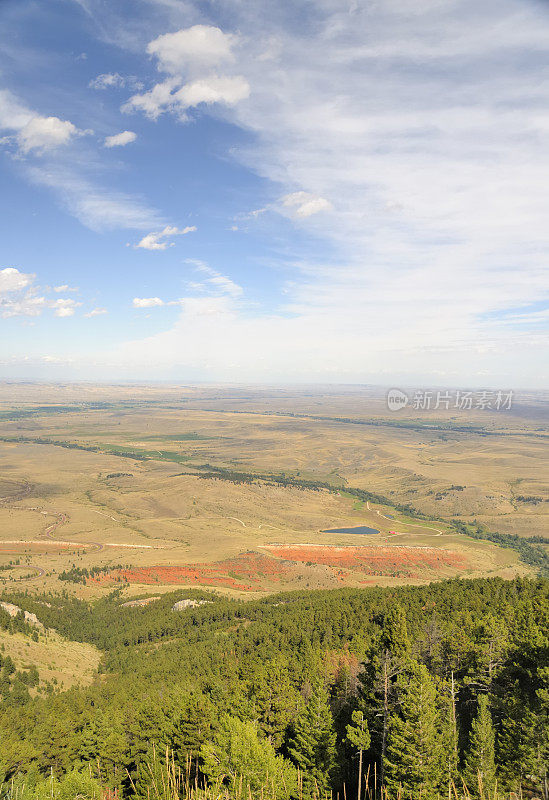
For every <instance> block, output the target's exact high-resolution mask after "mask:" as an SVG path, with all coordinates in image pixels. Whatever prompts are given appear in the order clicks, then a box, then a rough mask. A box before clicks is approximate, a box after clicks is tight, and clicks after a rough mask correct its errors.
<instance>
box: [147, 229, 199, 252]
mask: <svg viewBox="0 0 549 800" xmlns="http://www.w3.org/2000/svg"><path fill="white" fill-rule="evenodd" d="M194 231H196V226H195V225H189V226H188V227H186V228H176V227H175V226H173V225H166V227H165V228H164V230H162V231H156V232H153V233H148V234H147V235H146V236H144V237H143V238H142V239H141V241H139V242H138V243H137V244H136V245H134V247H135V248H136V249H137V248H142V249H143V250H166V248H168V247H173V246H174V244H175V242H169V241H167V239H169V238H171V237H172V236H184V235H185V234H187V233H193V232H194Z"/></svg>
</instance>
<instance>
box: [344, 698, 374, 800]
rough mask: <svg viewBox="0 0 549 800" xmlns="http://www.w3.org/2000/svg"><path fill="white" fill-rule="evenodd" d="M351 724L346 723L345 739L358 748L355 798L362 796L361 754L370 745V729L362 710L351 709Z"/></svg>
mask: <svg viewBox="0 0 549 800" xmlns="http://www.w3.org/2000/svg"><path fill="white" fill-rule="evenodd" d="M351 719H352V721H353V722H352V724H351V725H347V739H348V741H349V742H350V743H351V744H352V745H353V747H355V748H356V749H357V750H358V787H357V798H358V800H361V797H362V756H363V754H364V751H365V750H367V749H368V748H369V747H370V731H369V730H368V723H367V722H366V720H365V719H364V714H363V713H362V711H353V713H352V715H351Z"/></svg>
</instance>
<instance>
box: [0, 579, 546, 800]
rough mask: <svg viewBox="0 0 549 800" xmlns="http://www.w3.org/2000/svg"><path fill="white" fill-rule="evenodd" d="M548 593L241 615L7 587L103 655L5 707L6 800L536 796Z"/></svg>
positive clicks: (444, 586) (322, 605)
mask: <svg viewBox="0 0 549 800" xmlns="http://www.w3.org/2000/svg"><path fill="white" fill-rule="evenodd" d="M548 596H549V582H547V581H546V580H544V579H538V580H526V579H516V580H513V581H504V580H501V579H497V578H496V579H478V580H468V581H463V580H461V581H460V580H452V581H446V582H444V583H439V584H432V585H430V586H427V587H415V588H410V587H403V588H400V589H390V590H389V589H381V588H371V589H365V590H351V589H346V590H345V589H343V590H336V591H318V592H301V593H292V594H284V595H277V596H271V597H269V598H267V599H263V600H261V601H257V602H252V603H246V604H244V603H239V602H236V601H229V600H226V599H223V598H220V597H216V596H215V595H213V594H211V593H206V592H186V593H182V592H181V591H179V592H173V593H170V594H167V595H164V596H163V597H162V598H159V599H158V600H155V601H154V602H152V603H150V604H149V605H147V606H142V607H122V602H123V600H122V598H121V597H120V593H119V592H118V591H117V592H113V593H112V594H111V595H110V596H109V597H107V598H104V599H102V600H99V601H96V602H95V603H93V604H88V603H85V602H83V601H80V600H77V599H75V598H71V597H69V596H68V594H66V593H65V594H63V595H59V596H57V597H52V596H48V597H47V598H46V597H44V598H40V597H39V598H34V599H33V598H31V597H27V596H25V595H24V594H19V595H11V596H10V598H9V599H10V600H11V601H12V602H15V603H17V604H18V605H19V606H21V607H23V608H25V609H26V610H28V611H31V612H34V613H35V614H36V615H37V616H38V617H39V619H40V620H41V621H42V623H43V624H44V625H45V626H46V628H55V629H56V630H57V631H59V632H60V633H62V634H63V635H64V636H66V637H68V638H71V639H73V640H75V641H85V642H89V643H91V644H94V645H96V646H97V647H99V648H100V649H101V650H102V652H103V661H102V665H101V667H100V672H101V674H100V675H99V676H98V678H97V680H96V682H95V684H94V685H92V686H90V687H88V688H85V689H82V688H80V689H72V690H70V691H68V692H63V693H57V694H54V695H50V696H47V697H37V698H34V699H31V700H25V701H23V700H21V701H18V699H17V698H11V699H10V698H8V700H7V701H4V702H3V704H2V706H1V710H0V742H1V746H0V770H1V776H0V777H1V778H2V780H3V786H4V793H5V794H6V796H9V797H13V798H16V797H19V798H21V800H27V798H28V799H29V800H30V798H33V799H34V798H44V800H45V798H46V796H47V797H50V798H54V797H59V798H63V800H64V799H65V798H67V800H68V798H72V797H76V796H80V797H90V798H91V797H101V796H103V795H104V792H105V790H106V789H109V790H110V791H111V792H117V793H118V794H119V795H120V796H122V797H134V796H135V797H138V798H160V797H162V798H166V800H167V798H168V797H170V798H175V797H176V796H181V797H188V798H189V800H190V798H191V796H192V797H193V798H194V797H196V798H197V799H198V795H200V797H203V798H205V800H206V799H207V798H210V797H211V798H212V800H213V798H214V797H215V798H217V797H220V796H223V794H224V793H225V794H226V795H227V796H230V797H231V798H244V796H245V797H246V798H248V797H249V796H252V797H259V796H263V797H264V798H265V800H267V799H268V798H272V800H275V798H276V800H278V798H296V799H297V798H305V799H307V798H312V797H314V796H316V795H320V796H324V795H325V794H326V793H329V792H330V791H332V792H334V794H335V793H339V794H340V796H343V793H345V796H349V797H352V796H357V794H358V796H359V797H362V796H364V794H365V793H366V796H371V797H374V796H376V793H380V792H381V791H382V788H383V790H384V791H386V792H387V793H388V795H389V796H390V797H396V796H398V795H400V796H401V797H403V798H405V797H420V796H421V797H424V798H426V800H429V798H436V797H442V796H445V797H448V791H449V789H450V792H454V791H455V796H464V790H463V788H462V787H463V782H465V783H466V784H467V785H468V787H469V793H470V795H471V796H472V797H476V798H478V797H480V796H482V797H483V798H486V799H487V798H493V797H495V796H496V795H497V794H498V793H499V792H501V793H505V792H510V791H517V792H519V791H523V792H527V793H534V794H536V795H538V796H542V795H543V796H544V797H545V798H546V797H547V775H546V764H547V763H548V761H549V739H548V731H549V725H548V718H547V709H548V705H549V703H548V701H549V603H548ZM182 597H194V598H195V599H197V600H198V599H202V600H208V601H210V602H208V603H207V604H204V605H201V606H199V607H195V608H192V609H188V610H186V611H173V610H172V607H173V605H174V603H175V602H176V601H177V600H179V599H181V598H182ZM6 599H8V598H6ZM46 602H47V603H48V605H46V604H45V603H46ZM166 753H167V754H168V757H167V760H166ZM204 787H205V788H204ZM452 787H454V789H452Z"/></svg>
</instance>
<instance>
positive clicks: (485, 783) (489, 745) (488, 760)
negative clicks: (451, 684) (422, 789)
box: [463, 694, 496, 795]
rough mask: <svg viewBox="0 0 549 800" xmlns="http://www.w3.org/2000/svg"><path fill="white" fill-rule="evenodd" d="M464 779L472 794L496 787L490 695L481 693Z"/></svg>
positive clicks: (472, 729)
mask: <svg viewBox="0 0 549 800" xmlns="http://www.w3.org/2000/svg"><path fill="white" fill-rule="evenodd" d="M463 780H464V781H465V784H466V785H467V787H468V789H469V791H470V792H471V793H472V794H475V795H476V794H478V795H482V794H484V793H486V792H493V791H494V789H495V787H496V764H495V733H494V726H493V724H492V715H491V714H490V708H489V705H488V696H487V695H485V694H481V695H480V697H479V699H478V712H477V716H476V717H475V719H474V720H473V724H472V726H471V733H470V736H469V750H468V752H467V756H466V759H465V768H464V771H463Z"/></svg>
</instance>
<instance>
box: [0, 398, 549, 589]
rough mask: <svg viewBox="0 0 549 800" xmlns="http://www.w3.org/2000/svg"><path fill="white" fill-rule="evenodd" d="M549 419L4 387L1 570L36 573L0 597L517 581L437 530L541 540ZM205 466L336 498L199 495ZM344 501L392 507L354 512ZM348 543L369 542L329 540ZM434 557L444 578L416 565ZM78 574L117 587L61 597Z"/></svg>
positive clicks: (357, 404)
mask: <svg viewBox="0 0 549 800" xmlns="http://www.w3.org/2000/svg"><path fill="white" fill-rule="evenodd" d="M546 407H547V404H546V398H544V397H538V396H526V395H525V396H524V397H520V398H519V402H518V403H516V404H515V407H514V408H513V410H512V411H511V412H481V411H471V412H463V411H453V412H452V411H449V412H444V411H440V412H433V413H429V412H418V411H416V412H414V411H412V410H404V411H401V412H398V413H397V414H394V413H393V414H391V413H390V412H388V411H387V410H386V408H385V402H384V398H383V396H382V395H381V394H380V393H379V392H376V391H375V390H373V389H368V388H364V387H355V388H349V389H345V388H341V387H338V388H334V387H325V388H324V389H322V388H319V387H315V388H314V389H304V388H302V389H291V388H287V389H274V388H270V389H257V388H253V387H249V388H248V387H230V388H229V387H183V388H181V387H170V386H158V387H150V386H132V387H128V386H125V387H121V386H118V387H101V386H92V385H89V386H78V387H76V386H75V387H73V386H65V387H52V386H46V385H27V386H24V387H22V386H17V385H12V384H5V385H0V566H2V565H9V564H10V562H11V563H12V564H13V563H14V562H16V561H19V566H25V565H33V566H36V567H38V568H40V569H41V570H43V571H44V574H40V575H37V573H36V571H35V572H34V573H32V572H30V573H29V572H27V573H26V574H23V573H21V571H19V572H17V570H4V571H0V585H1V583H2V582H4V586H5V588H6V589H9V588H10V587H13V588H15V587H16V586H17V588H20V587H21V585H22V581H24V583H25V586H26V588H28V589H29V590H32V591H38V590H41V589H47V590H48V591H61V590H62V589H65V588H67V589H68V590H69V591H71V592H75V593H78V594H80V595H82V596H91V595H97V594H102V593H104V592H105V591H107V590H109V589H111V588H112V585H113V582H114V583H116V581H117V580H123V581H125V580H130V581H131V582H132V585H131V589H130V590H129V591H130V593H131V594H135V593H136V592H138V591H149V592H150V590H151V584H154V586H155V591H156V590H158V591H163V590H164V589H168V588H169V589H173V584H174V582H178V581H181V585H197V584H200V585H211V586H215V587H216V588H219V589H221V590H223V591H227V592H230V593H238V594H240V593H243V594H244V595H246V596H248V595H256V594H257V593H260V592H265V591H272V590H273V589H276V590H280V589H284V588H288V589H293V588H305V587H306V586H308V587H310V588H318V587H328V586H336V585H357V586H358V585H362V584H364V583H365V582H367V583H380V584H385V585H393V584H398V583H402V582H408V583H417V582H424V581H427V580H433V579H435V578H440V577H447V576H451V575H456V574H459V575H466V576H468V577H472V576H478V575H494V574H499V575H512V574H516V573H517V572H527V571H528V568H527V567H526V566H525V565H524V564H522V563H519V561H518V556H517V554H516V553H514V552H512V551H510V550H506V549H503V548H498V547H495V546H494V545H492V544H490V543H489V542H485V541H474V540H472V539H470V538H468V537H465V536H462V535H459V534H457V533H456V532H455V531H453V530H452V529H451V528H450V526H449V525H448V524H447V523H448V522H449V521H450V520H451V519H453V518H457V519H460V520H462V521H464V522H471V521H472V520H477V521H478V522H481V523H483V524H484V525H485V526H486V527H487V528H488V529H489V530H493V531H500V532H502V533H516V534H518V535H520V536H534V535H538V536H539V535H541V536H543V535H545V536H547V533H548V528H549V526H548V524H547V523H548V519H549V467H548V464H547V444H548V441H549V425H548V423H547V419H546V417H545V416H544V413H545V412H544V409H546ZM205 465H213V466H214V467H217V468H220V467H221V468H225V469H229V470H233V471H237V472H242V473H248V474H252V475H253V474H256V475H257V474H261V475H263V476H266V475H267V476H268V475H274V474H276V475H281V474H285V475H286V476H288V477H291V478H294V479H297V480H302V481H319V482H323V483H328V484H330V485H331V486H332V487H334V491H327V490H324V489H323V490H320V491H313V490H310V489H303V488H297V487H295V486H281V485H276V484H273V483H271V482H269V481H266V480H255V481H252V482H247V483H233V482H230V481H228V480H223V479H220V478H204V477H201V475H203V474H204V473H205V472H208V471H211V470H209V468H205ZM182 473H183V474H182ZM346 487H355V488H362V489H367V490H370V491H372V492H376V493H378V494H381V495H384V496H385V497H387V498H388V499H389V501H390V502H389V504H386V505H381V504H379V503H377V504H374V503H372V504H370V503H364V502H361V501H357V500H356V498H354V497H352V496H350V495H348V494H346V493H345V488H346ZM391 503H395V504H398V503H400V504H410V505H411V506H413V507H414V508H415V509H417V510H418V511H420V512H422V513H423V514H427V515H431V516H433V517H436V519H437V520H438V522H430V521H425V520H419V519H416V518H414V516H409V515H408V516H403V515H402V514H401V513H398V512H396V511H395V510H394V508H393V507H392V506H391ZM356 525H367V526H370V527H374V528H376V529H378V530H379V531H380V533H379V534H377V535H370V536H357V535H355V534H327V533H322V531H323V530H325V529H327V528H336V527H337V528H341V527H352V526H356ZM281 544H283V545H293V546H296V545H299V546H303V545H314V546H316V548H318V546H319V545H326V546H338V547H341V546H346V547H348V548H353V547H355V548H356V547H357V546H359V547H360V548H362V550H361V552H364V553H365V555H366V556H367V555H368V553H370V554H371V556H372V557H371V558H370V566H369V567H368V563H367V561H368V560H367V559H366V562H364V560H361V561H360V567H357V563H358V562H356V561H355V562H353V563H350V562H349V560H348V559H347V560H346V565H345V567H344V568H342V565H341V561H340V560H338V559H337V558H336V559H333V558H332V563H326V559H325V558H322V559H320V560H318V559H317V560H316V561H315V559H311V558H308V559H306V560H303V559H301V560H300V559H299V558H297V557H294V558H290V557H289V555H288V553H286V555H285V556H284V557H282V556H280V554H279V553H277V551H276V548H273V545H281ZM433 549H434V550H435V551H439V552H440V554H441V558H439V559H438V561H437V559H434V560H433V559H432V558H430V557H429V558H427V557H426V555H429V556H430V555H432V553H431V551H432V550H433ZM296 552H297V551H294V556H295V555H296ZM315 552H316V550H315ZM325 552H326V553H328V555H329V554H330V551H328V550H326V551H325ZM334 552H335V551H334ZM348 552H351V551H350V550H349V551H348ZM250 553H253V554H254V556H253V558H252V557H251V556H250V555H249V554H250ZM383 553H385V554H386V558H385V561H383V559H381V561H380V558H381V556H382V555H383ZM332 555H333V553H332ZM374 556H375V558H374ZM397 556H398V558H397ZM254 559H255V560H256V561H254ZM252 561H253V563H252ZM256 562H257V563H256ZM273 562H276V564H273ZM351 562H352V559H351ZM403 564H404V566H403ZM72 565H75V566H76V567H78V568H80V569H88V570H89V569H91V568H92V567H99V566H100V567H104V568H105V569H106V568H111V569H112V572H111V574H110V575H99V576H96V579H95V580H90V581H88V582H87V583H86V584H83V583H77V584H75V583H67V582H61V581H60V580H59V574H60V573H61V572H63V571H66V570H68V569H71V567H72ZM290 566H291V569H290ZM151 567H158V568H162V569H158V570H156V573H155V571H154V570H153V571H152V572H151V570H150V568H151ZM182 567H184V568H185V569H187V572H185V569H183V571H182V570H181V569H179V572H172V573H169V572H166V568H182ZM147 570H148V571H147ZM189 570H190V572H189ZM193 570H194V572H193ZM33 575H34V577H33Z"/></svg>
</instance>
